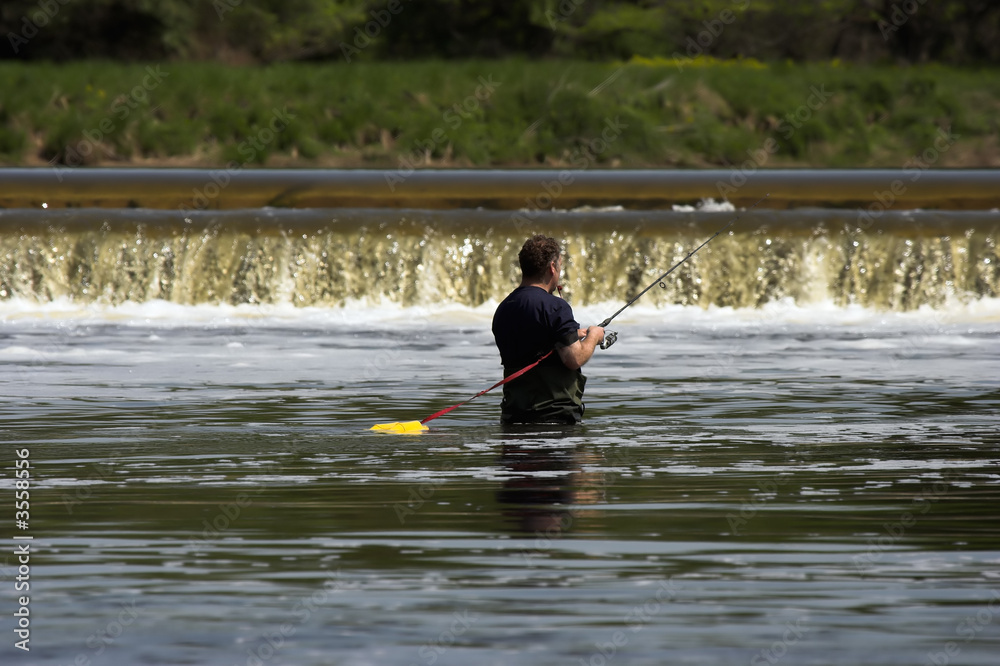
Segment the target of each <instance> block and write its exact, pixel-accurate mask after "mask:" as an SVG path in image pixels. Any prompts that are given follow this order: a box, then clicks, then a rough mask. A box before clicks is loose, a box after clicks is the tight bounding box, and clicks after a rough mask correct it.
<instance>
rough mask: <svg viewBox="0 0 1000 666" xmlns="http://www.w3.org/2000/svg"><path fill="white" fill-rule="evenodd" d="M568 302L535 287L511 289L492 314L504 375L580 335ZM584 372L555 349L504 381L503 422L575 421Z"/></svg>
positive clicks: (580, 412)
mask: <svg viewBox="0 0 1000 666" xmlns="http://www.w3.org/2000/svg"><path fill="white" fill-rule="evenodd" d="M579 331H580V325H579V324H578V323H577V322H576V320H575V319H574V318H573V310H572V308H570V306H569V303H567V302H566V301H564V300H563V299H561V298H558V297H556V296H553V295H552V294H549V293H548V292H546V291H545V290H544V289H542V288H540V287H536V286H521V287H518V288H517V289H515V290H514V291H513V292H511V294H510V295H509V296H507V298H505V299H504V301H503V302H502V303H500V305H499V306H498V307H497V310H496V313H495V314H494V315H493V336H494V338H495V340H496V344H497V349H499V350H500V359H501V361H502V362H503V365H504V376H505V377H506V376H508V375H510V374H512V373H514V372H517V371H518V370H520V369H521V368H523V367H525V366H527V365H530V364H531V363H534V362H535V361H537V360H538V359H539V358H540V357H541V356H543V355H545V354H546V353H547V352H549V351H551V350H553V349H556V348H558V347H568V346H569V345H572V344H573V343H574V342H577V341H578V340H579ZM586 381H587V380H586V377H584V376H583V373H581V372H580V371H579V370H570V369H569V368H567V367H566V365H565V364H564V363H563V362H562V360H561V359H560V356H559V354H558V353H554V354H552V355H550V356H549V357H548V358H546V359H545V360H544V361H542V362H541V363H540V364H539V365H538V367H536V368H533V369H532V370H530V371H529V372H527V373H526V374H525V375H523V376H522V377H518V378H517V379H515V380H513V381H512V382H510V383H508V384H504V398H503V402H502V403H501V422H503V423H539V422H544V423H576V422H578V421H579V420H580V419H581V418H582V416H583V388H584V385H585V384H586Z"/></svg>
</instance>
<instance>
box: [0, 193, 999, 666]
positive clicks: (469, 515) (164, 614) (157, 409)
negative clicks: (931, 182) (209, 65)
mask: <svg viewBox="0 0 1000 666" xmlns="http://www.w3.org/2000/svg"><path fill="white" fill-rule="evenodd" d="M178 215H180V214H178V213H163V212H151V211H114V212H112V211H98V212H95V211H70V212H61V213H58V214H55V213H52V212H48V211H42V212H32V213H27V212H4V213H3V214H0V223H2V224H3V225H4V226H3V229H4V230H3V232H2V233H0V259H2V262H0V290H2V291H3V294H2V296H0V441H2V442H3V448H2V450H3V451H4V455H5V456H6V457H7V459H6V461H4V463H3V466H4V468H5V469H7V470H10V471H9V472H7V473H5V474H4V475H3V477H4V478H3V481H2V483H3V484H4V487H5V488H7V489H10V490H11V492H4V493H3V496H4V497H5V498H7V500H6V501H7V502H8V520H9V521H10V522H8V529H7V532H8V534H14V533H16V534H18V535H19V536H32V537H33V539H32V541H31V542H30V544H31V545H30V548H31V559H30V581H28V582H30V596H31V599H30V604H29V608H30V628H31V634H30V636H31V640H30V647H31V651H30V653H24V652H22V651H21V650H19V649H17V648H16V647H15V642H16V641H17V640H19V638H18V636H17V635H16V634H15V633H14V632H13V631H12V628H14V627H16V624H15V621H17V618H15V617H13V615H14V613H15V612H18V610H19V608H20V605H19V602H18V601H17V599H16V597H18V596H21V595H22V594H25V593H24V592H15V591H14V590H15V585H16V584H17V582H18V581H17V577H18V576H19V575H20V574H19V570H18V567H19V566H20V565H19V562H18V555H16V554H15V553H14V551H15V549H16V548H17V545H18V544H23V543H24V542H23V541H13V540H8V547H7V548H5V549H4V552H5V553H6V555H5V556H0V564H2V565H3V566H2V574H3V579H4V580H3V583H2V585H3V589H4V595H3V596H2V601H0V603H2V604H3V606H4V608H3V617H5V618H6V619H5V620H4V621H3V624H2V627H0V628H2V629H3V631H2V635H3V636H5V638H4V639H3V642H2V644H0V660H2V661H3V663H31V664H44V665H48V664H52V665H55V664H60V665H61V664H126V663H127V664H157V663H170V664H177V663H205V664H226V665H232V664H239V665H241V666H242V665H244V664H246V665H248V666H251V665H259V664H351V665H355V664H358V665H360V664H403V665H408V664H418V665H427V666H432V665H435V664H462V665H465V664H572V665H574V666H575V665H577V664H592V665H594V666H602V665H604V666H606V665H608V664H615V663H619V664H741V663H742V664H777V663H782V664H861V663H863V664H898V663H905V664H982V665H986V664H995V663H996V658H997V654H1000V520H998V519H1000V510H998V508H997V507H998V506H1000V432H998V430H1000V429H998V424H1000V301H998V299H997V295H998V294H997V290H998V289H1000V280H998V273H997V270H998V269H997V267H996V266H997V260H998V255H997V248H996V240H997V229H998V222H997V219H998V216H997V214H996V213H985V212H983V213H963V214H952V213H948V214H944V213H930V212H927V213H923V212H917V211H914V212H910V213H898V214H889V213H886V215H885V216H884V217H883V218H882V219H881V220H879V222H878V225H876V226H873V227H872V228H868V229H862V228H858V226H857V219H856V216H850V215H847V214H845V213H844V212H842V211H840V212H838V211H822V210H814V211H798V212H794V211H787V212H766V213H765V212H761V213H758V212H755V213H751V214H748V215H747V216H746V217H745V218H744V219H742V220H741V221H740V222H739V223H738V224H737V225H736V226H737V228H736V230H735V233H734V234H733V235H725V236H720V237H719V238H718V239H716V241H713V243H712V244H711V245H709V246H708V247H706V248H705V249H704V250H703V251H702V252H701V253H699V254H698V255H696V256H695V257H694V259H693V260H692V262H691V264H690V265H685V266H684V267H682V268H681V269H678V271H676V272H675V274H673V275H671V276H670V278H669V281H668V282H666V283H665V284H666V287H665V288H664V289H659V288H656V289H654V290H653V291H651V292H650V293H649V294H647V296H648V297H649V298H648V299H647V297H643V299H644V300H642V301H640V302H639V303H638V304H637V305H636V306H635V307H633V308H630V309H629V310H627V311H626V312H625V313H624V314H623V315H622V316H621V317H619V318H618V319H617V320H616V321H615V323H614V325H613V326H612V327H611V328H612V329H615V330H617V331H618V332H619V334H620V338H619V341H618V343H617V344H615V346H613V347H611V348H610V349H608V350H606V351H598V353H597V354H596V355H595V357H594V359H593V360H592V361H591V362H590V363H589V364H588V365H587V366H586V368H585V372H586V374H587V375H588V378H589V380H588V384H587V394H586V396H585V397H586V402H587V413H586V415H585V424H584V426H582V427H580V428H575V429H568V430H559V429H544V428H542V429H538V430H505V429H502V428H501V427H500V426H499V425H498V424H497V423H498V411H499V409H498V401H499V396H498V395H494V394H488V395H486V396H484V397H482V398H479V399H478V400H476V401H474V402H472V403H470V404H468V405H466V406H464V407H462V408H460V409H458V410H456V411H455V412H452V413H451V414H449V415H448V416H446V417H443V418H441V419H438V420H435V421H433V422H431V424H430V425H431V426H432V428H431V430H430V432H428V433H425V434H421V435H417V436H395V435H383V434H375V433H371V432H369V431H368V430H367V428H368V427H370V426H371V425H373V424H375V423H382V422H387V421H396V420H414V419H420V418H423V417H424V416H427V415H428V414H430V413H432V412H434V411H437V410H438V409H440V408H442V407H444V406H447V405H450V404H453V403H455V402H458V401H460V400H463V399H465V398H467V397H469V396H470V395H472V394H474V393H475V392H477V391H478V390H480V389H482V388H485V387H486V386H488V385H489V384H492V383H493V382H494V381H495V380H496V379H497V378H498V377H499V375H500V365H499V358H498V355H497V352H496V349H495V347H494V346H493V343H492V338H491V336H490V333H489V323H490V318H491V316H492V310H493V307H495V305H496V303H497V301H498V300H499V299H500V298H502V296H503V295H504V294H505V293H506V291H507V290H508V289H509V288H510V287H511V285H512V282H513V280H514V275H513V274H512V273H513V269H512V263H513V262H514V260H515V256H516V252H517V249H518V248H519V246H520V243H521V242H522V241H523V238H524V237H525V236H526V235H528V233H530V232H532V231H534V230H536V229H544V230H545V231H548V232H550V233H552V234H553V235H557V236H560V237H562V238H565V239H566V241H567V243H566V244H567V249H568V252H569V260H568V261H567V262H566V284H567V293H568V294H569V296H570V298H571V302H572V303H573V305H574V308H575V311H576V313H577V315H578V319H579V320H580V321H581V323H583V324H585V325H586V324H590V323H594V322H596V321H600V320H601V319H603V318H604V317H606V316H607V315H609V314H610V313H611V312H613V311H614V310H616V309H617V308H618V307H619V306H620V305H621V303H622V302H623V301H624V300H625V298H626V297H628V296H629V295H631V293H634V292H635V291H637V290H638V288H641V287H642V286H645V284H647V283H648V282H650V281H651V280H652V279H653V278H655V277H656V276H657V275H658V274H659V273H662V272H663V271H664V270H666V268H668V267H669V265H671V264H672V263H673V262H674V261H676V260H678V259H680V258H681V257H683V256H684V254H686V253H687V251H689V250H690V249H691V248H692V247H693V246H694V245H696V244H697V243H698V242H701V240H703V239H704V238H705V237H706V236H708V235H710V234H711V233H712V232H713V231H714V230H715V229H717V228H719V227H721V226H722V225H723V224H725V222H726V221H728V219H729V218H730V217H731V213H727V212H716V213H712V212H697V211H696V212H693V213H687V212H669V211H668V212H659V213H653V212H651V213H638V212H623V211H620V212H605V213H597V212H577V213H546V214H537V215H536V216H535V220H534V222H533V223H532V224H531V225H527V224H525V223H523V222H519V221H518V220H517V219H512V217H511V215H510V214H509V213H506V214H502V213H497V212H488V211H450V212H448V211H445V212H442V211H390V212H383V213H376V212H374V211H346V212H345V211H337V212H332V211H277V210H263V211H253V212H243V211H236V212H231V213H199V214H191V213H188V214H187V215H188V219H187V220H185V219H183V216H181V217H178ZM24 450H27V451H28V452H29V454H28V457H29V459H30V463H31V468H30V469H31V475H32V476H31V486H30V523H29V525H28V526H27V528H26V529H17V528H16V526H15V522H14V510H15V507H14V501H15V500H14V493H13V488H14V478H13V469H14V465H15V460H16V459H18V454H17V453H16V452H17V451H24Z"/></svg>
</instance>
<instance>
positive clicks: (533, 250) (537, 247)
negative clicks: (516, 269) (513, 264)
mask: <svg viewBox="0 0 1000 666" xmlns="http://www.w3.org/2000/svg"><path fill="white" fill-rule="evenodd" d="M560 254H562V248H560V247H559V241H557V240H556V239H555V238H549V237H548V236H542V235H541V234H539V235H538V236H532V237H531V238H529V239H528V240H526V241H525V242H524V245H522V246H521V251H520V252H519V253H518V255H517V261H518V263H519V264H521V273H522V276H523V277H524V278H527V279H529V280H533V279H536V278H540V277H542V276H543V275H545V270H546V269H547V268H548V267H549V264H550V263H552V262H553V261H556V260H557V259H558V258H559V255H560Z"/></svg>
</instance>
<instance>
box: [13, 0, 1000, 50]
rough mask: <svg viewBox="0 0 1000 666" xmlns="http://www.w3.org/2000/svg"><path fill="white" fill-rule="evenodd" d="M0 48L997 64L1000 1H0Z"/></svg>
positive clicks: (999, 34)
mask: <svg viewBox="0 0 1000 666" xmlns="http://www.w3.org/2000/svg"><path fill="white" fill-rule="evenodd" d="M0 35H4V36H6V39H4V40H0V58H18V59H46V60H68V59H76V58H94V57H98V58H112V59H117V60H132V61H134V60H146V61H148V60H162V59H171V60H173V59H194V60H221V61H222V62H226V63H249V62H256V63H271V62H285V61H303V60H348V61H353V60H355V59H359V60H385V59H412V58H420V59H426V58H470V57H471V58H482V57H486V58H501V57H510V56H516V55H519V56H525V57H540V56H548V57H570V58H575V59H591V60H607V59H609V58H623V59H625V58H630V57H633V56H644V57H650V58H652V57H694V56H712V57H715V58H718V59H723V60H729V59H735V58H741V57H742V58H756V59H758V60H762V61H770V62H778V61H783V60H786V59H792V60H797V61H821V62H826V61H829V60H831V59H840V60H843V61H853V62H864V63H872V62H909V63H925V62H931V61H938V62H946V63H950V64H973V63H979V64H984V63H997V62H1000V4H998V3H996V2H995V0H935V1H933V2H922V1H921V2H917V1H916V0H907V1H904V0H811V1H807V2H803V1H802V0H699V1H698V2H691V1H690V0H5V2H4V3H3V5H2V7H0Z"/></svg>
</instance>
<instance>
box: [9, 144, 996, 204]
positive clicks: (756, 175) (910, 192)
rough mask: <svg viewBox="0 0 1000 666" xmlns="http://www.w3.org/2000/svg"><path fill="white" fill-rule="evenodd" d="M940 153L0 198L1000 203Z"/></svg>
mask: <svg viewBox="0 0 1000 666" xmlns="http://www.w3.org/2000/svg"><path fill="white" fill-rule="evenodd" d="M931 150H934V149H931ZM936 159H937V154H936V153H935V154H933V155H925V156H922V157H921V158H918V159H914V161H913V162H912V164H911V165H909V166H907V167H904V168H902V169H821V170H803V169H760V168H758V166H759V162H758V161H755V160H754V159H752V158H748V160H747V162H746V163H744V164H737V165H734V166H733V168H731V169H706V170H666V169H616V170H607V169H562V170H558V169H511V170H495V169H482V170H466V169H452V170H437V169H413V168H412V167H407V166H405V165H401V166H400V168H398V169H386V170H366V169H356V170H338V169H242V168H239V167H233V168H219V169H141V168H129V169H115V168H54V169H48V168H45V169H0V206H2V207H7V208H15V207H27V208H30V207H40V206H41V205H42V204H47V205H48V206H49V207H57V206H73V207H105V208H111V207H133V208H175V209H185V210H202V209H236V208H258V207H261V206H278V207H286V208H287V207H326V208H334V207H396V208H477V207H482V208H492V209H519V208H525V207H527V208H529V209H539V208H540V209H549V208H553V207H554V208H573V207H576V206H579V205H582V204H590V205H609V204H616V205H622V206H624V207H626V208H634V209H651V208H668V209H669V208H670V207H671V205H672V204H675V203H683V202H697V201H699V200H701V199H706V198H715V199H727V200H729V201H731V202H733V203H734V204H736V205H738V206H739V205H744V206H745V205H749V204H751V203H753V202H754V201H756V200H757V199H759V198H761V197H762V196H764V195H765V194H769V195H770V196H769V197H768V202H767V207H768V208H788V207H793V206H806V205H809V206H835V207H852V208H864V209H867V208H869V207H875V208H876V209H886V208H890V209H895V210H901V209H904V208H941V209H945V208H946V209H952V210H956V209H958V210H983V209H990V208H995V207H997V206H1000V170H996V169H929V168H928V167H927V165H928V164H933V163H934V162H935V161H936Z"/></svg>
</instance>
